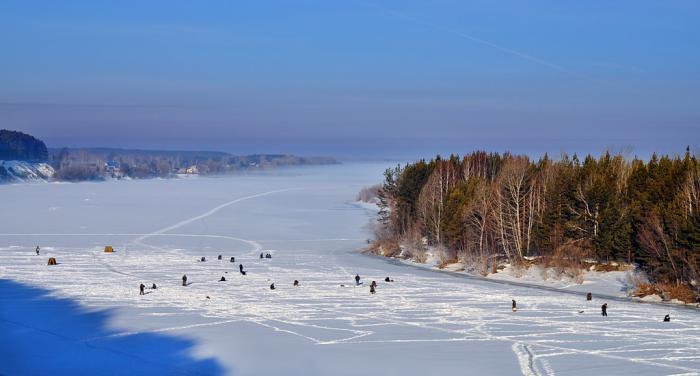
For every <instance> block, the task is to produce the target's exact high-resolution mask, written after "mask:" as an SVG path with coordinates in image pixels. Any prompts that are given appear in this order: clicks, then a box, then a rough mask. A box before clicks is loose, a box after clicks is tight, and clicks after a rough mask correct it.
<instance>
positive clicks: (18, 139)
mask: <svg viewBox="0 0 700 376" xmlns="http://www.w3.org/2000/svg"><path fill="white" fill-rule="evenodd" d="M48 156H49V153H48V151H47V149H46V145H45V144H44V142H43V141H41V140H38V139H36V138H34V137H32V136H30V135H28V134H26V133H22V132H17V131H10V130H7V129H0V160H6V161H9V160H18V161H29V162H45V161H46V160H47V159H48Z"/></svg>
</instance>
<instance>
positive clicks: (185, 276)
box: [182, 274, 187, 286]
mask: <svg viewBox="0 0 700 376" xmlns="http://www.w3.org/2000/svg"><path fill="white" fill-rule="evenodd" d="M182 285H183V286H187V275H185V274H183V275H182Z"/></svg>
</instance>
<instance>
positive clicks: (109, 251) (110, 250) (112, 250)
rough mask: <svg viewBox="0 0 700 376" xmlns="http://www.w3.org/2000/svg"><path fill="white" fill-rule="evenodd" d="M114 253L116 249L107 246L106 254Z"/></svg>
mask: <svg viewBox="0 0 700 376" xmlns="http://www.w3.org/2000/svg"><path fill="white" fill-rule="evenodd" d="M112 252H114V249H112V246H111V245H107V246H105V253H112Z"/></svg>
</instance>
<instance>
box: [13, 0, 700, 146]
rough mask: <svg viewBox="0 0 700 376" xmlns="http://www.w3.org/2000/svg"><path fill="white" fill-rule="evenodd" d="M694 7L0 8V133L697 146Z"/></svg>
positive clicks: (79, 141)
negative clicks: (11, 131)
mask: <svg viewBox="0 0 700 376" xmlns="http://www.w3.org/2000/svg"><path fill="white" fill-rule="evenodd" d="M698 19H700V2H697V1H672V2H661V1H616V2H610V1H585V2H581V1H527V2H525V1H469V2H465V1H408V0H404V1H384V0H377V1H337V2H336V1H220V2H219V1H209V2H194V1H173V0H169V1H147V2H146V1H133V2H131V1H98V0H89V1H88V0H86V1H55V2H54V1H41V2H39V1H31V0H24V1H13V0H5V1H3V2H0V46H2V47H1V48H2V53H1V54H0V121H1V123H0V128H10V129H18V130H23V131H26V132H29V133H32V134H34V135H36V136H37V137H39V138H42V139H44V140H45V141H46V142H47V144H48V145H49V146H64V145H67V146H113V147H139V148H159V149H162V148H175V149H212V150H223V151H230V152H234V153H252V152H289V153H298V154H307V155H309V154H335V155H340V156H357V157H362V156H368V157H377V156H386V157H402V158H411V157H414V156H415V157H420V156H429V155H431V154H433V153H437V152H441V153H447V152H458V153H464V152H467V151H470V150H473V149H487V150H495V151H503V150H512V151H515V152H523V153H529V154H533V155H537V154H540V153H543V152H545V151H546V152H549V153H554V154H557V153H560V152H562V151H567V152H570V153H572V152H578V153H587V152H594V153H598V152H600V151H602V150H604V149H607V148H612V149H614V150H626V151H631V153H633V154H639V155H647V154H648V153H650V152H651V151H660V152H682V151H683V150H684V149H685V146H686V145H690V146H691V148H693V149H694V150H698V149H697V148H698V147H699V146H700V141H698V140H700V105H698V104H700V26H698V24H700V23H699V22H697V20H698Z"/></svg>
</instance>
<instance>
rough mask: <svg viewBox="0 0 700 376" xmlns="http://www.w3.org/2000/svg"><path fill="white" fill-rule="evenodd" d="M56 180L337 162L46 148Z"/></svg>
mask: <svg viewBox="0 0 700 376" xmlns="http://www.w3.org/2000/svg"><path fill="white" fill-rule="evenodd" d="M49 161H50V162H49V163H50V164H51V165H52V166H53V168H54V169H55V170H56V174H55V175H54V177H53V178H54V179H55V180H63V181H85V180H104V179H122V178H132V179H145V178H153V177H161V178H167V177H174V176H182V175H224V174H228V173H234V172H238V171H248V170H260V169H271V168H276V167H284V166H301V165H323V164H336V163H338V162H337V161H336V160H335V159H333V158H331V157H298V156H294V155H285V154H255V155H247V156H237V155H232V154H229V153H223V152H216V151H175V150H130V149H114V148H76V149H69V148H62V149H56V148H52V149H49Z"/></svg>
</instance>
